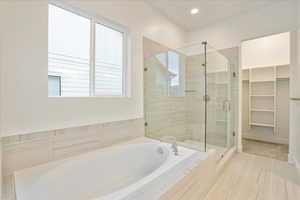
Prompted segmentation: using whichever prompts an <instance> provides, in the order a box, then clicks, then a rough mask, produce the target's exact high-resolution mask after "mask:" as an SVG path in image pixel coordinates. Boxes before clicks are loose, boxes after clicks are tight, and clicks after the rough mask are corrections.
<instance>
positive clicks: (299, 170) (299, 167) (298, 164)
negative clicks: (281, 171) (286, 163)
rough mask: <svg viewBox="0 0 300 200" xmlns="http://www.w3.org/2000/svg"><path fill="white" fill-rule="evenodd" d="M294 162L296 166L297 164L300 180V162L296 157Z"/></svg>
mask: <svg viewBox="0 0 300 200" xmlns="http://www.w3.org/2000/svg"><path fill="white" fill-rule="evenodd" d="M294 163H295V166H296V168H297V171H298V178H299V180H300V163H299V161H297V160H296V159H295V158H294Z"/></svg>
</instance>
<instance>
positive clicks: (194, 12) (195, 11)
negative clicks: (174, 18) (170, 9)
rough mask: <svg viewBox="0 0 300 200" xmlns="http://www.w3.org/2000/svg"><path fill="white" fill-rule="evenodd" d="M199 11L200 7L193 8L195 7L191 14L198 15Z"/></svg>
mask: <svg viewBox="0 0 300 200" xmlns="http://www.w3.org/2000/svg"><path fill="white" fill-rule="evenodd" d="M198 13H199V9H198V8H193V9H191V14H192V15H196V14H198Z"/></svg>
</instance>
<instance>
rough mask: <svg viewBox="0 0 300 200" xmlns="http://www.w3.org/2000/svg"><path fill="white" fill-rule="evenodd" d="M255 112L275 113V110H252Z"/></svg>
mask: <svg viewBox="0 0 300 200" xmlns="http://www.w3.org/2000/svg"><path fill="white" fill-rule="evenodd" d="M251 111H253V112H274V110H267V109H251Z"/></svg>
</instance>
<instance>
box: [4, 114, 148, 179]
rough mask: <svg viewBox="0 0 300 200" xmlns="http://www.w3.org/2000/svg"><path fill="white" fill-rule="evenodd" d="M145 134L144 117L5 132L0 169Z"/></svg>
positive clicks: (6, 172)
mask: <svg viewBox="0 0 300 200" xmlns="http://www.w3.org/2000/svg"><path fill="white" fill-rule="evenodd" d="M142 136H144V119H142V118H140V119H132V120H125V121H117V122H109V123H101V124H94V125H88V126H82V127H74V128H66V129H60V130H53V131H46V132H38V133H31V134H26V135H16V136H8V137H4V138H3V139H2V145H3V173H4V176H8V175H11V174H12V173H13V172H14V171H16V170H20V169H24V168H28V167H33V166H35V165H39V164H43V163H47V162H49V161H53V160H58V159H63V158H67V157H70V156H74V155H78V154H81V153H85V152H88V151H92V150H95V149H99V148H103V147H107V146H110V145H113V144H115V143H118V142H123V141H126V140H130V139H134V138H136V137H142Z"/></svg>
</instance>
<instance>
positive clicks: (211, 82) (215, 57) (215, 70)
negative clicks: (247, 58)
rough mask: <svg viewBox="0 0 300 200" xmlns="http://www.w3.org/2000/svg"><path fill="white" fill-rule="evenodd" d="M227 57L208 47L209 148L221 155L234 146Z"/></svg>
mask: <svg viewBox="0 0 300 200" xmlns="http://www.w3.org/2000/svg"><path fill="white" fill-rule="evenodd" d="M229 66H230V65H229V61H228V60H227V58H226V57H224V56H223V55H222V54H220V53H219V52H218V51H216V50H214V49H213V48H212V47H209V46H207V72H206V74H207V75H206V76H207V96H208V97H207V99H208V100H207V128H206V137H207V139H206V142H207V148H214V149H216V150H217V152H218V153H219V154H220V155H223V154H224V153H225V152H226V150H227V149H228V148H229V147H231V146H232V142H233V139H232V138H233V137H232V131H233V130H232V124H231V71H230V67H229Z"/></svg>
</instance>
